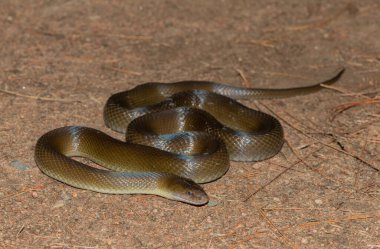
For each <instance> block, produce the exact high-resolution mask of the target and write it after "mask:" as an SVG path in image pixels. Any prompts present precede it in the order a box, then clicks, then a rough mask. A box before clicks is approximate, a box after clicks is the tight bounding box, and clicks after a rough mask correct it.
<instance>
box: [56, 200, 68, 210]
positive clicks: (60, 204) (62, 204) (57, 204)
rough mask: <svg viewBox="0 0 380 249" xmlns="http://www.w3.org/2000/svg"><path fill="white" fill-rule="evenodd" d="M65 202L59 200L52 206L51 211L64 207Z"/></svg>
mask: <svg viewBox="0 0 380 249" xmlns="http://www.w3.org/2000/svg"><path fill="white" fill-rule="evenodd" d="M65 204H66V202H65V201H64V200H59V201H57V202H56V203H55V204H54V205H53V209H56V208H60V207H63V206H65Z"/></svg>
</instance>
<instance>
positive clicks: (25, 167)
mask: <svg viewBox="0 0 380 249" xmlns="http://www.w3.org/2000/svg"><path fill="white" fill-rule="evenodd" d="M11 166H12V167H13V168H15V169H18V170H22V171H25V170H28V169H30V167H29V166H28V165H26V164H24V163H23V162H21V161H19V160H13V161H12V162H11Z"/></svg>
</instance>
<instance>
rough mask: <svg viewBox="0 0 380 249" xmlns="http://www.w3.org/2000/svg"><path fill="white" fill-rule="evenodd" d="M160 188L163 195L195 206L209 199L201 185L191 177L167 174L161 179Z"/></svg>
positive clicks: (205, 202) (203, 203)
mask: <svg viewBox="0 0 380 249" xmlns="http://www.w3.org/2000/svg"><path fill="white" fill-rule="evenodd" d="M159 189H160V190H161V191H160V192H161V194H160V195H161V196H164V197H166V198H168V199H171V200H175V201H180V202H184V203H187V204H190V205H194V206H202V205H205V204H207V203H208V201H209V198H208V195H207V194H206V192H205V191H204V190H203V188H202V187H201V186H200V185H198V184H197V183H195V182H194V181H193V180H191V179H188V178H183V177H179V176H176V175H167V176H166V177H164V178H163V179H161V181H160V184H159Z"/></svg>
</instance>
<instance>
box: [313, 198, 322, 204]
mask: <svg viewBox="0 0 380 249" xmlns="http://www.w3.org/2000/svg"><path fill="white" fill-rule="evenodd" d="M314 202H315V203H316V204H318V205H321V204H322V203H323V201H322V200H321V199H316V200H315V201H314Z"/></svg>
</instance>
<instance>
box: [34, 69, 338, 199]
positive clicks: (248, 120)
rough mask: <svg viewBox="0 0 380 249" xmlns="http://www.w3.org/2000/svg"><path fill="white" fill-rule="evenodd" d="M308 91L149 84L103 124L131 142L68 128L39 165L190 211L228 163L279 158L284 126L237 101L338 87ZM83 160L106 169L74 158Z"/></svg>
mask: <svg viewBox="0 0 380 249" xmlns="http://www.w3.org/2000/svg"><path fill="white" fill-rule="evenodd" d="M343 72H344V70H341V71H340V72H339V73H338V74H337V75H336V76H334V77H333V78H331V79H329V80H326V81H324V82H321V83H318V84H313V85H310V86H307V87H298V88H288V89H253V88H240V87H233V86H228V85H224V84H219V83H214V82H206V81H183V82H175V83H145V84H142V85H139V86H137V87H135V88H133V89H131V90H128V91H124V92H120V93H116V94H114V95H112V96H111V97H110V98H109V99H108V101H107V103H106V105H105V108H104V121H105V124H106V126H107V127H109V128H111V129H112V130H114V131H117V132H120V133H125V135H126V142H122V141H119V140H117V139H114V138H112V137H110V136H108V135H107V134H105V133H103V132H100V131H98V130H95V129H92V128H88V127H80V126H69V127H62V128H58V129H55V130H52V131H50V132H47V133H46V134H45V135H43V136H42V137H41V138H39V140H38V141H37V144H36V148H35V161H36V163H37V165H38V167H39V168H40V169H41V170H42V171H43V172H44V173H45V174H46V175H48V176H50V177H52V178H54V179H57V180H59V181H61V182H64V183H66V184H68V185H71V186H74V187H77V188H82V189H88V190H92V191H96V192H101V193H110V194H153V195H159V196H162V197H165V198H168V199H172V200H176V201H181V202H185V203H188V204H192V205H203V204H205V203H207V202H208V196H207V194H206V193H205V192H204V190H203V189H202V187H201V186H199V185H198V183H206V182H211V181H214V180H216V179H218V178H220V177H222V176H223V175H224V174H225V173H226V172H227V170H228V168H229V160H233V161H246V162H247V161H260V160H265V159H268V158H270V157H272V156H274V155H276V154H277V153H278V152H279V151H280V150H281V148H282V145H283V143H284V139H283V128H282V126H281V124H280V122H279V121H278V120H277V119H276V118H274V117H273V116H271V115H269V114H266V113H263V112H260V111H257V110H253V109H250V108H248V107H246V106H244V105H242V104H241V103H239V102H237V101H236V100H235V99H268V98H285V97H291V96H295V95H302V94H309V93H312V92H316V91H318V90H320V89H322V88H323V86H322V84H326V85H330V84H333V83H335V82H336V81H338V79H339V78H340V77H341V75H342V74H343ZM73 156H79V157H85V158H88V159H90V160H92V161H94V162H95V163H97V164H100V165H102V166H103V167H105V168H108V169H109V170H105V169H98V168H94V167H90V166H89V165H86V164H83V163H81V162H79V161H76V160H73V159H72V158H71V157H73Z"/></svg>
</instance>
